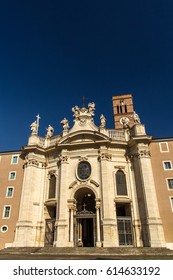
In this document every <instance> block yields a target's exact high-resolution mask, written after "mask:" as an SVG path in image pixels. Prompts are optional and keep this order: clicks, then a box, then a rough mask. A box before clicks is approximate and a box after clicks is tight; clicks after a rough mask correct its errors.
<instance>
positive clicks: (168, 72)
mask: <svg viewBox="0 0 173 280" xmlns="http://www.w3.org/2000/svg"><path fill="white" fill-rule="evenodd" d="M172 15H173V1H172V0H163V1H162V0H144V1H143V0H138V1H137V0H131V1H129V0H122V1H117V0H106V1H103V0H87V1H86V0H82V1H81V0H73V1H71V0H64V1H59V0H49V1H46V0H34V1H33V0H25V1H23V0H15V1H14V0H8V1H1V3H0V96H1V109H0V121H1V132H0V133H1V141H0V151H7V150H15V149H20V148H21V147H22V146H23V145H26V144H27V141H28V137H29V135H30V124H31V123H32V122H33V121H34V120H35V116H36V115H37V114H38V113H39V114H40V116H41V120H40V127H39V134H40V135H41V136H44V135H45V133H46V127H48V125H49V124H51V125H52V126H53V127H54V130H55V134H58V133H60V132H61V125H60V121H61V120H62V119H63V118H64V117H66V118H67V119H68V120H69V122H70V126H71V127H72V125H73V118H72V115H73V113H72V111H71V108H72V107H73V106H75V105H78V106H79V107H81V106H82V100H81V98H82V96H85V97H86V98H88V100H87V102H92V101H93V102H95V104H96V111H95V123H96V124H98V125H99V117H100V115H101V114H102V113H103V114H104V115H105V117H106V118H107V127H108V128H113V127H114V124H113V109H112V96H113V95H119V94H124V93H132V94H133V99H134V106H135V111H136V112H137V113H138V114H139V116H140V118H141V121H142V122H143V123H144V124H145V125H146V130H147V133H148V134H150V135H153V137H171V136H173V132H172V130H173V126H172V119H173V118H172V103H173V94H172V92H173V85H172V83H173V16H172Z"/></svg>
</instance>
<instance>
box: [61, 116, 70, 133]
mask: <svg viewBox="0 0 173 280" xmlns="http://www.w3.org/2000/svg"><path fill="white" fill-rule="evenodd" d="M61 124H62V126H63V129H64V130H66V131H67V130H68V129H69V123H68V120H67V119H66V118H64V119H63V120H62V121H61Z"/></svg>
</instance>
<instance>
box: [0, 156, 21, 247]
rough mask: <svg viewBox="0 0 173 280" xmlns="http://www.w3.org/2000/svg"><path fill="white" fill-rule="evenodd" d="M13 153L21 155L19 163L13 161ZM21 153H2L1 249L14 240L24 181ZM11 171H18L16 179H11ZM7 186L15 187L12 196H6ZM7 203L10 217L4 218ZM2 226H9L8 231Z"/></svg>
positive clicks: (0, 196) (0, 199) (0, 183)
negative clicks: (9, 208) (9, 207)
mask: <svg viewBox="0 0 173 280" xmlns="http://www.w3.org/2000/svg"><path fill="white" fill-rule="evenodd" d="M13 155H19V158H18V163H17V164H12V163H11V160H12V156H13ZM20 155H21V151H12V152H6V153H5V152H4V153H0V249H2V248H4V246H5V243H12V242H13V240H14V232H15V226H16V222H17V219H18V213H19V204H20V196H21V189H22V181H23V159H22V158H21V157H20ZM11 171H14V172H16V178H15V180H9V173H10V172H11ZM7 187H13V188H14V189H13V196H12V197H6V192H7ZM5 205H6V206H11V211H10V217H9V218H3V212H4V206H5ZM2 226H7V227H8V231H7V232H4V233H3V232H2V230H1V229H2Z"/></svg>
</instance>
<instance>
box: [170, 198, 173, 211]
mask: <svg viewBox="0 0 173 280" xmlns="http://www.w3.org/2000/svg"><path fill="white" fill-rule="evenodd" d="M170 202H171V208H172V211H173V197H170Z"/></svg>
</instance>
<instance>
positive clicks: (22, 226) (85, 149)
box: [3, 94, 173, 247]
mask: <svg viewBox="0 0 173 280" xmlns="http://www.w3.org/2000/svg"><path fill="white" fill-rule="evenodd" d="M112 100H113V111H114V122H115V128H113V129H108V128H107V126H106V118H105V116H103V115H101V116H100V124H99V126H97V125H96V124H95V122H94V114H95V104H94V103H93V102H91V103H89V104H88V106H86V107H82V108H79V107H78V106H75V107H73V108H72V114H73V119H74V125H73V127H72V128H70V127H69V123H68V120H67V119H66V118H64V120H62V121H61V124H62V133H61V134H60V135H54V134H53V133H54V129H53V128H52V127H51V126H49V127H48V128H47V134H46V136H45V137H40V136H39V135H38V119H37V121H35V122H34V123H32V124H31V135H30V137H29V139H28V145H27V146H24V147H23V149H22V151H21V154H20V158H21V159H22V163H23V166H24V167H23V170H24V171H23V175H21V176H23V179H22V183H21V192H20V196H19V195H18V196H19V197H18V201H20V203H19V211H18V215H17V214H16V224H15V225H14V237H13V240H11V241H10V239H9V240H6V243H7V244H6V245H4V246H6V247H7V246H11V247H44V246H53V247H75V246H78V247H119V246H133V247H148V246H149V247H166V246H167V245H166V244H167V243H170V244H173V240H171V238H170V235H169V232H167V230H168V231H169V230H172V228H171V227H172V225H170V226H169V229H168V226H167V228H166V231H165V230H164V223H163V221H162V217H161V215H160V213H162V212H160V210H159V198H158V196H157V188H156V183H155V177H154V173H153V167H152V157H151V149H150V143H151V141H152V137H151V136H149V135H147V133H146V130H145V126H144V124H142V123H141V120H140V118H139V116H138V114H137V113H136V112H135V111H134V108H133V100H132V95H131V94H126V95H120V96H114V97H113V98H112ZM171 191H172V190H171ZM8 201H9V200H8ZM5 203H6V202H5ZM8 203H9V202H8ZM6 205H8V204H7V203H6ZM13 208H14V207H12V209H11V211H12V210H13ZM163 218H164V217H163ZM3 223H5V221H4V220H3ZM4 232H5V228H4ZM165 234H166V235H165ZM165 236H167V238H165ZM166 239H167V240H166Z"/></svg>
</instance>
